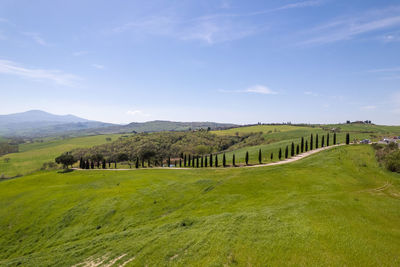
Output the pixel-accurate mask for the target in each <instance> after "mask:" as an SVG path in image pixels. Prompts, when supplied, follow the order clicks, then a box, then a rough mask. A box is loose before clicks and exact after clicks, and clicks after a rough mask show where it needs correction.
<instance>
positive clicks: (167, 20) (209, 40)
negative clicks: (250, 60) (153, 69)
mask: <svg viewBox="0 0 400 267" xmlns="http://www.w3.org/2000/svg"><path fill="white" fill-rule="evenodd" d="M323 2H324V1H322V0H309V1H300V2H295V3H291V4H287V5H283V6H279V7H276V8H272V9H266V10H261V11H255V12H249V13H217V14H206V15H203V16H199V17H195V18H185V17H183V16H179V15H177V13H178V14H179V12H173V14H172V15H171V14H161V15H157V16H151V17H147V18H142V19H138V20H137V21H132V22H129V23H126V24H123V25H120V26H117V27H115V28H113V29H112V32H114V33H122V32H126V31H131V32H135V33H142V34H154V35H163V36H169V37H173V38H177V39H180V40H186V41H188V40H197V41H201V42H203V43H206V44H209V45H211V44H215V43H221V42H227V41H233V40H238V39H242V38H245V37H248V36H251V35H254V34H257V33H259V32H263V31H265V30H266V29H268V27H267V26H266V25H262V24H258V25H257V24H255V23H254V21H249V20H248V19H246V18H247V17H253V16H262V15H266V14H268V13H272V12H277V11H283V10H288V9H294V8H303V7H311V6H317V5H320V4H321V3H323ZM221 8H229V2H227V1H223V2H222V6H221Z"/></svg>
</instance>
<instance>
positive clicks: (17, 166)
mask: <svg viewBox="0 0 400 267" xmlns="http://www.w3.org/2000/svg"><path fill="white" fill-rule="evenodd" d="M120 136H121V135H119V134H115V135H96V136H87V137H77V138H68V139H58V140H57V139H56V140H53V139H47V140H46V139H45V140H44V142H43V143H41V142H35V143H30V144H22V145H20V146H19V152H18V153H12V154H7V155H4V156H2V157H0V175H2V174H4V175H5V176H6V177H13V176H16V175H24V174H27V173H31V172H34V171H37V170H39V169H40V168H41V167H42V165H43V163H45V162H49V161H51V162H54V159H55V157H57V156H59V155H60V154H62V153H64V152H67V151H70V150H72V149H74V148H78V147H91V146H94V145H99V144H103V143H106V142H107V141H106V138H107V137H110V138H111V139H112V140H116V139H117V138H118V137H120ZM5 158H9V159H10V160H9V162H5V161H4V159H5Z"/></svg>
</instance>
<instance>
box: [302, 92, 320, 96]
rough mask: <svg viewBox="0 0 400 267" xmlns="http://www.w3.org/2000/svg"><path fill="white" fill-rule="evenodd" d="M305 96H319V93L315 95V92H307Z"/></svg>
mask: <svg viewBox="0 0 400 267" xmlns="http://www.w3.org/2000/svg"><path fill="white" fill-rule="evenodd" d="M304 94H305V95H311V96H318V94H317V93H314V92H312V91H306V92H304Z"/></svg>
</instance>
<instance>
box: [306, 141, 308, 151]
mask: <svg viewBox="0 0 400 267" xmlns="http://www.w3.org/2000/svg"><path fill="white" fill-rule="evenodd" d="M307 151H308V140H306V152H307Z"/></svg>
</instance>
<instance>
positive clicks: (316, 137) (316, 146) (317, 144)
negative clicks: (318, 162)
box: [315, 134, 319, 148]
mask: <svg viewBox="0 0 400 267" xmlns="http://www.w3.org/2000/svg"><path fill="white" fill-rule="evenodd" d="M318 147H319V143H318V134H316V136H315V148H318Z"/></svg>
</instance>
